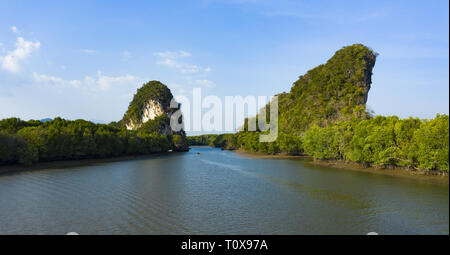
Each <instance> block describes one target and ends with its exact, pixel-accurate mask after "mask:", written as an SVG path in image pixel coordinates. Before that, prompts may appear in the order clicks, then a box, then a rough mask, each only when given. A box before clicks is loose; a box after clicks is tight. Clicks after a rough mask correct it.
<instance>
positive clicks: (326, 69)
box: [278, 44, 377, 135]
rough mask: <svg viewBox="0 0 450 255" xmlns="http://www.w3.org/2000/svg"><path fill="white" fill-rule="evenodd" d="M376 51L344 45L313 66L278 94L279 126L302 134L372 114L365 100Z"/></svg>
mask: <svg viewBox="0 0 450 255" xmlns="http://www.w3.org/2000/svg"><path fill="white" fill-rule="evenodd" d="M376 55H377V54H376V53H374V52H373V51H372V50H370V49H369V48H367V47H365V46H364V45H361V44H355V45H352V46H348V47H344V48H343V49H341V50H338V51H337V52H336V53H335V54H334V56H333V57H332V58H331V59H329V60H328V61H327V63H326V64H324V65H319V66H318V67H316V68H314V69H312V70H309V71H308V72H307V73H306V74H305V75H302V76H300V77H299V79H298V80H297V81H296V82H294V85H293V86H292V88H291V91H290V92H289V93H282V94H280V95H279V98H278V105H279V129H280V130H281V131H282V132H285V133H289V134H297V135H300V134H302V132H304V131H306V130H307V129H308V128H310V127H312V126H314V125H319V126H326V125H327V124H330V123H332V122H335V121H342V120H349V119H352V118H359V119H365V118H367V117H368V114H367V112H366V106H365V103H366V101H367V93H368V92H369V89H370V84H371V75H372V69H373V67H374V65H375V59H376Z"/></svg>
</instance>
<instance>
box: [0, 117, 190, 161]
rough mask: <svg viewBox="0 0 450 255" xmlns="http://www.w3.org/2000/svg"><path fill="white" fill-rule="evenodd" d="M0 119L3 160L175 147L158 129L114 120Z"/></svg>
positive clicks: (95, 155) (105, 154)
mask: <svg viewBox="0 0 450 255" xmlns="http://www.w3.org/2000/svg"><path fill="white" fill-rule="evenodd" d="M0 123H1V124H2V126H1V127H2V128H4V129H0V164H14V163H19V164H32V163H34V162H38V161H51V160H65V159H85V158H102V157H116V156H122V155H139V154H151V153H157V152H166V151H168V150H170V149H172V147H173V145H172V141H171V140H170V139H169V137H167V136H163V135H160V134H159V133H157V132H152V131H150V130H147V131H145V130H139V131H130V130H125V129H122V128H120V127H117V125H115V124H109V125H104V124H94V123H92V122H89V121H85V120H75V121H69V120H64V119H61V118H55V119H54V120H52V121H47V122H36V121H22V120H19V119H7V120H1V121H0ZM156 126H157V125H156ZM14 131H16V132H14ZM174 138H175V140H177V141H178V140H179V139H181V138H180V137H176V136H174Z"/></svg>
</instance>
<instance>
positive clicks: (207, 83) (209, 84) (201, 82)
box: [195, 80, 216, 88]
mask: <svg viewBox="0 0 450 255" xmlns="http://www.w3.org/2000/svg"><path fill="white" fill-rule="evenodd" d="M195 83H196V84H197V85H200V86H203V87H207V88H212V87H215V86H216V85H215V84H214V82H213V81H210V80H196V81H195Z"/></svg>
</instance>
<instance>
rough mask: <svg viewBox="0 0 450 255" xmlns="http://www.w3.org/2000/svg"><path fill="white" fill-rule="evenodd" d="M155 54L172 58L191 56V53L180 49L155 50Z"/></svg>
mask: <svg viewBox="0 0 450 255" xmlns="http://www.w3.org/2000/svg"><path fill="white" fill-rule="evenodd" d="M153 55H155V56H159V57H161V58H170V59H175V58H186V57H190V56H191V53H189V52H186V51H183V50H178V51H163V52H155V53H153Z"/></svg>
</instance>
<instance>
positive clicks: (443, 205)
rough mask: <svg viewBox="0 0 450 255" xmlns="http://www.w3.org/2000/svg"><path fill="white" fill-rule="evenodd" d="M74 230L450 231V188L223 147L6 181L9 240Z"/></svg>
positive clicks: (1, 227) (0, 222) (3, 207)
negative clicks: (256, 155)
mask: <svg viewBox="0 0 450 255" xmlns="http://www.w3.org/2000/svg"><path fill="white" fill-rule="evenodd" d="M196 152H200V154H199V155H197V154H196ZM71 231H75V232H78V233H80V234H366V233H368V232H371V231H375V232H378V233H380V234H449V188H448V185H447V186H446V185H433V184H429V183H425V182H421V181H418V180H411V179H406V178H396V177H389V176H382V175H374V174H370V173H362V172H355V171H346V170H337V169H330V168H324V167H313V166H310V165H308V164H305V162H304V161H302V160H300V159H251V158H246V157H242V156H240V155H237V154H235V153H233V152H230V151H221V150H219V149H214V148H193V149H191V151H190V152H187V153H173V154H169V155H161V156H154V157H151V158H148V159H139V160H130V161H121V162H112V163H104V164H96V165H91V166H83V167H72V168H65V169H49V170H40V171H29V172H21V173H15V174H3V175H0V234H65V233H67V232H71Z"/></svg>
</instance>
